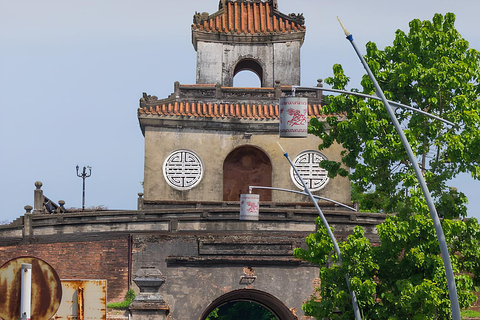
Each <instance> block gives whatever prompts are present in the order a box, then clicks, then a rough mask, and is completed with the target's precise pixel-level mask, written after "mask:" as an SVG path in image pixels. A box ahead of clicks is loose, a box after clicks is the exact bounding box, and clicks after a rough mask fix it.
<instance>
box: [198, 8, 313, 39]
mask: <svg viewBox="0 0 480 320" xmlns="http://www.w3.org/2000/svg"><path fill="white" fill-rule="evenodd" d="M192 30H196V31H202V32H213V33H234V34H235V33H236V34H249V35H251V34H288V33H295V32H305V30H306V27H305V19H304V18H303V14H293V13H292V14H290V15H286V14H283V13H281V12H280V11H278V10H277V3H276V0H268V1H261V0H222V1H220V5H219V10H218V11H217V12H215V13H213V14H211V15H209V14H208V13H206V12H204V13H198V12H196V13H195V15H194V17H193V24H192Z"/></svg>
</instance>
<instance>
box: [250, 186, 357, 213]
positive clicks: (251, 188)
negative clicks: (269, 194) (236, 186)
mask: <svg viewBox="0 0 480 320" xmlns="http://www.w3.org/2000/svg"><path fill="white" fill-rule="evenodd" d="M253 189H266V190H277V191H285V192H291V193H296V194H303V195H304V196H308V193H306V192H305V191H303V192H302V191H296V190H290V189H284V188H275V187H264V186H250V187H248V192H249V193H252V190H253ZM313 197H314V198H315V200H325V201H328V202H332V203H335V204H337V205H339V206H341V207H344V208H347V209H349V210H352V211H357V209H355V208H352V207H350V206H347V205H346V204H343V203H341V202H338V201H335V200H332V199H329V198H325V197H320V196H316V195H314V196H313Z"/></svg>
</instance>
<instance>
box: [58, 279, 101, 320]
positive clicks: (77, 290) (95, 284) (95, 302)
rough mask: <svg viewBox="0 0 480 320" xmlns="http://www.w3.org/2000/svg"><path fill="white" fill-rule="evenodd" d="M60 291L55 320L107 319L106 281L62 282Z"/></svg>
mask: <svg viewBox="0 0 480 320" xmlns="http://www.w3.org/2000/svg"><path fill="white" fill-rule="evenodd" d="M62 289H63V295H62V303H61V304H60V307H59V308H58V311H57V313H56V314H55V319H56V320H57V319H62V320H106V319H107V280H62Z"/></svg>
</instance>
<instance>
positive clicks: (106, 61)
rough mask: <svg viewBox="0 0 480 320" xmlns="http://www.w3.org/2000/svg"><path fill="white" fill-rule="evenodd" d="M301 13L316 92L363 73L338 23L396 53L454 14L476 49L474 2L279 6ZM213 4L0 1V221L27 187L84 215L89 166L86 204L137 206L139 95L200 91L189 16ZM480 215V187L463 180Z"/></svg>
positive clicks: (15, 209) (349, 0)
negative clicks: (401, 43) (438, 17)
mask: <svg viewBox="0 0 480 320" xmlns="http://www.w3.org/2000/svg"><path fill="white" fill-rule="evenodd" d="M278 2H279V9H280V11H282V12H284V13H287V14H288V13H304V16H305V19H306V25H307V36H306V40H305V43H304V46H303V48H302V70H301V72H302V85H305V86H314V85H316V80H317V79H318V78H325V77H328V76H330V75H331V74H332V71H331V70H332V65H333V64H334V63H341V64H342V65H343V66H344V70H345V72H346V74H347V75H350V76H351V77H352V86H355V87H359V84H358V83H359V79H360V77H361V75H362V74H363V69H362V66H361V65H360V63H359V62H358V59H357V57H356V56H355V54H354V52H353V50H352V49H351V46H350V44H349V43H348V41H347V40H345V38H344V35H343V32H342V30H341V28H340V27H339V25H338V22H337V20H336V16H337V15H339V16H340V17H341V18H342V21H343V22H344V24H345V25H346V26H347V28H348V29H349V30H350V31H351V32H352V33H353V34H354V36H355V39H356V42H357V44H358V45H359V47H361V48H362V49H364V46H365V43H366V42H368V41H374V42H376V43H377V44H378V46H379V47H381V48H383V47H384V46H385V45H389V44H391V42H392V41H393V38H394V33H395V30H396V29H399V28H400V29H403V30H408V22H409V21H410V20H412V19H413V18H420V19H422V20H424V19H431V18H432V17H433V15H434V13H436V12H439V13H446V12H454V13H455V14H456V15H457V22H456V26H457V29H458V30H459V31H460V33H461V34H462V35H463V37H464V38H465V39H467V40H468V41H469V42H470V46H471V47H473V48H476V49H480V35H479V34H478V30H477V29H478V22H477V19H478V17H477V15H478V12H480V2H479V1H476V0H459V1H455V2H454V1H443V0H428V1H425V0H424V1H422V0H416V1H412V0H407V1H401V2H400V1H396V2H393V1H384V0H375V1H354V0H344V1H321V0H315V1H311V0H310V1H308V0H295V1H293V0H278ZM217 8H218V0H183V1H160V0H135V1H134V0H131V1H127V0H83V1H70V0H42V1H38V0H16V1H10V0H0V108H1V116H0V165H1V167H0V202H1V203H2V209H1V212H0V221H2V220H8V221H11V220H14V219H16V218H17V217H20V216H21V215H23V213H24V210H23V207H24V206H25V205H27V204H30V205H33V190H34V189H35V187H34V182H35V181H37V180H40V181H42V182H43V190H44V192H45V195H46V196H48V197H49V198H51V199H52V200H54V201H58V200H59V199H62V200H65V201H66V206H67V207H81V186H82V184H81V179H80V178H78V177H77V176H76V173H75V166H76V165H77V164H78V165H80V166H83V165H90V166H92V167H93V172H92V176H91V177H90V178H88V179H87V181H86V184H87V195H86V206H98V205H104V206H107V207H108V208H109V209H135V208H136V202H137V193H138V192H141V191H142V187H141V184H140V182H141V181H142V180H143V136H142V134H141V131H140V129H139V126H138V120H137V116H136V112H137V108H138V100H139V99H140V98H141V96H142V92H147V93H148V94H152V95H156V96H158V97H160V98H163V97H167V96H168V95H169V94H170V93H171V92H172V91H173V83H174V82H175V81H180V83H183V84H190V83H195V62H196V60H195V57H196V56H195V51H194V49H193V46H192V44H191V35H190V26H191V23H192V17H193V14H194V13H195V11H199V12H203V11H206V12H209V13H213V12H215V11H216V10H217ZM457 187H458V188H459V189H460V190H461V191H463V192H465V193H466V194H467V196H468V197H469V199H470V206H469V216H476V217H480V210H478V209H477V208H478V207H479V205H480V200H479V199H478V198H479V190H480V183H479V182H473V181H472V180H471V179H469V178H468V177H467V178H462V179H460V180H458V184H457Z"/></svg>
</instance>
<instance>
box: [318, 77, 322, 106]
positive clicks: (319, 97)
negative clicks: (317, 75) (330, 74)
mask: <svg viewBox="0 0 480 320" xmlns="http://www.w3.org/2000/svg"><path fill="white" fill-rule="evenodd" d="M317 87H319V88H323V79H318V80H317ZM322 98H323V91H322V90H317V99H322ZM321 101H322V102H323V99H322V100H321Z"/></svg>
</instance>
